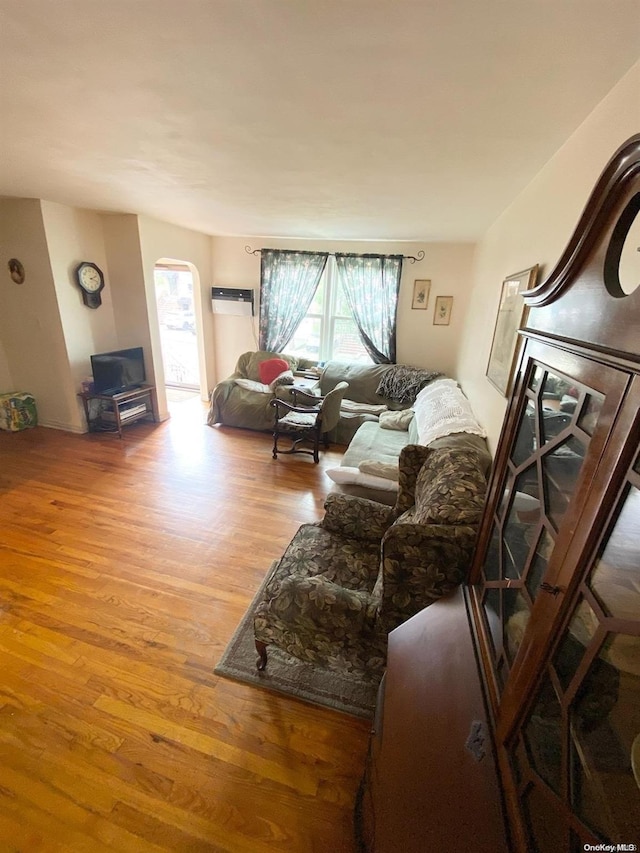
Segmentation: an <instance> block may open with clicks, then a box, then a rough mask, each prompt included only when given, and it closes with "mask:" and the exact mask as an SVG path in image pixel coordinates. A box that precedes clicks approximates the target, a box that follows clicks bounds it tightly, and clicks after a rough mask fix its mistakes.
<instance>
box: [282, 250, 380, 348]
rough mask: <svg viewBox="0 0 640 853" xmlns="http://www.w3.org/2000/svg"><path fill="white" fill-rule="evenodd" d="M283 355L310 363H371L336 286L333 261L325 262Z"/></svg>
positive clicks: (339, 290) (345, 301)
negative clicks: (323, 269) (296, 357)
mask: <svg viewBox="0 0 640 853" xmlns="http://www.w3.org/2000/svg"><path fill="white" fill-rule="evenodd" d="M285 352H287V353H290V354H291V355H297V356H298V357H301V358H310V359H313V360H314V361H330V360H335V361H347V362H350V363H355V364H371V363H372V361H371V357H370V356H369V353H368V352H367V351H366V349H365V347H364V344H363V343H362V341H361V340H360V335H359V334H358V327H357V326H356V324H355V321H354V319H353V317H352V316H351V311H350V310H349V306H348V304H347V300H346V299H345V297H344V293H343V292H342V288H341V287H340V284H339V282H338V276H337V271H336V262H335V259H334V258H333V257H330V258H329V259H328V261H327V266H326V267H325V271H324V273H323V275H322V278H321V279H320V284H319V285H318V289H317V290H316V293H315V296H314V297H313V301H312V303H311V305H310V306H309V310H308V311H307V314H306V316H305V318H304V320H303V321H302V322H301V323H300V325H299V326H298V328H297V329H296V331H295V333H294V335H293V337H292V338H291V340H290V341H289V343H288V344H287V345H286V347H285Z"/></svg>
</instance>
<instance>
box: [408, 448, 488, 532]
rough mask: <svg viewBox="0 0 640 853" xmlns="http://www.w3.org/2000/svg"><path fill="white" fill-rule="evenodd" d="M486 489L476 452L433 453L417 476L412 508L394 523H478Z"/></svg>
mask: <svg viewBox="0 0 640 853" xmlns="http://www.w3.org/2000/svg"><path fill="white" fill-rule="evenodd" d="M486 490H487V482H486V479H485V477H484V473H483V465H482V461H481V459H480V455H479V454H478V453H476V452H475V451H474V450H455V449H453V448H443V449H441V450H433V451H431V452H430V453H429V455H428V456H427V459H426V461H425V463H424V464H423V466H422V468H421V469H420V473H419V474H418V478H417V480H416V489H415V504H414V506H413V507H412V508H411V509H409V510H407V511H406V512H405V513H403V514H402V515H401V516H400V518H399V519H398V522H396V523H402V522H410V523H412V524H477V523H479V521H480V517H481V516H482V508H483V506H484V497H485V493H486Z"/></svg>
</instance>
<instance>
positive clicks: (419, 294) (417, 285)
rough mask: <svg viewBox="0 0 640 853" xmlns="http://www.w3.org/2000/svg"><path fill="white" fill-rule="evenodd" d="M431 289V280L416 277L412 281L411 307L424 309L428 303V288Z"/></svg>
mask: <svg viewBox="0 0 640 853" xmlns="http://www.w3.org/2000/svg"><path fill="white" fill-rule="evenodd" d="M430 289H431V280H430V279H428V278H417V279H416V280H415V281H414V282H413V300H412V302H411V307H412V308H422V309H425V308H426V307H427V305H428V304H429V290H430Z"/></svg>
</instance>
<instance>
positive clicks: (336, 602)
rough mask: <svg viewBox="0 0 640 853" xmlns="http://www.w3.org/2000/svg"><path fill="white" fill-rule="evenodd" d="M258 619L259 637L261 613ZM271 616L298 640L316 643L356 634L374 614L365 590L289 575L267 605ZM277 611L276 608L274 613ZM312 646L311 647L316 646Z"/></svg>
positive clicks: (256, 618)
mask: <svg viewBox="0 0 640 853" xmlns="http://www.w3.org/2000/svg"><path fill="white" fill-rule="evenodd" d="M262 607H264V604H263V605H261V607H259V608H258V610H257V611H256V617H255V628H256V636H259V633H260V618H261V614H260V609H261V608H262ZM267 607H268V608H269V612H270V616H271V618H273V617H274V616H275V617H276V618H280V619H282V620H283V621H286V625H287V632H291V633H295V634H297V635H298V636H304V635H305V634H312V635H313V638H314V641H315V638H316V636H317V633H318V629H321V631H322V633H323V634H327V633H329V634H330V633H331V628H332V627H334V628H335V629H336V632H340V633H341V634H344V632H345V629H348V632H349V633H354V634H357V633H358V631H359V630H360V629H361V628H362V627H363V625H364V622H365V620H366V619H367V617H370V616H371V615H372V614H371V612H370V610H371V596H370V594H369V593H368V592H366V591H364V590H355V589H347V588H346V587H343V586H340V585H339V584H336V583H333V581H329V580H327V579H326V578H323V577H321V576H318V575H316V576H312V577H300V576H297V575H290V576H289V577H287V578H284V579H283V580H282V583H281V586H280V591H279V593H278V596H277V597H276V598H273V599H271V601H270V602H269V603H268V604H267ZM274 608H276V609H275V610H274ZM313 644H314V643H313V642H310V643H309V646H313Z"/></svg>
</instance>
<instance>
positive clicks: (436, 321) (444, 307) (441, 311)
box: [433, 296, 453, 326]
mask: <svg viewBox="0 0 640 853" xmlns="http://www.w3.org/2000/svg"><path fill="white" fill-rule="evenodd" d="M452 307H453V296H438V297H436V307H435V309H434V311H433V325H434V326H448V325H449V323H450V322H451V309H452Z"/></svg>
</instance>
